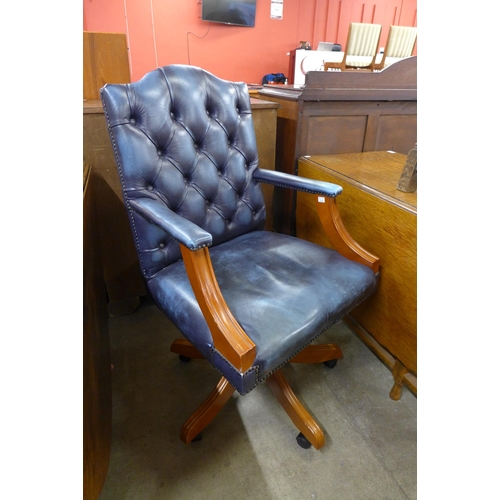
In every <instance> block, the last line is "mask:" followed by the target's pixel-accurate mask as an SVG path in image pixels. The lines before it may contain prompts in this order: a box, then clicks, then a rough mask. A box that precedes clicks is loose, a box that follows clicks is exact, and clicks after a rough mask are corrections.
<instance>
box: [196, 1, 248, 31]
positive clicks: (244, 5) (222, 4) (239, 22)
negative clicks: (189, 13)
mask: <svg viewBox="0 0 500 500" xmlns="http://www.w3.org/2000/svg"><path fill="white" fill-rule="evenodd" d="M256 4H257V0H237V1H233V0H203V3H202V7H201V18H202V20H203V21H211V22H214V23H223V24H232V25H234V26H247V27H250V28H251V27H253V26H255V9H256Z"/></svg>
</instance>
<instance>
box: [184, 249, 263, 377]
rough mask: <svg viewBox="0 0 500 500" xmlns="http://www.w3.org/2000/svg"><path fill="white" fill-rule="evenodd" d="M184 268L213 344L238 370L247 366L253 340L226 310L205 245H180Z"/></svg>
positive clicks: (251, 360) (252, 353)
mask: <svg viewBox="0 0 500 500" xmlns="http://www.w3.org/2000/svg"><path fill="white" fill-rule="evenodd" d="M180 248H181V253H182V258H183V260H184V264H185V266H186V272H187V275H188V278H189V281H190V283H191V286H192V287H193V292H194V295H195V297H196V299H197V301H198V304H199V305H200V308H201V311H202V313H203V316H204V317H205V319H206V321H207V324H208V327H209V328H210V332H211V333H212V338H213V341H214V346H215V348H216V349H217V350H218V351H219V352H220V353H221V354H222V355H223V356H224V357H225V358H226V359H227V360H228V361H229V362H230V363H231V364H232V365H233V366H234V367H235V368H236V369H237V370H239V371H240V372H242V373H243V372H245V371H246V370H248V369H249V368H250V367H251V366H252V364H253V362H254V360H255V356H256V349H255V344H254V343H253V342H252V340H251V339H250V338H249V337H248V335H247V334H246V333H245V332H244V331H243V329H242V328H241V326H240V325H239V323H238V322H237V321H236V318H235V317H234V316H233V315H232V313H231V311H230V310H229V307H228V305H227V304H226V301H225V300H224V297H223V296H222V293H221V291H220V288H219V284H218V283H217V278H216V277H215V273H214V270H213V267H212V260H211V259H210V253H209V250H208V248H206V247H205V248H200V249H198V250H189V249H188V248H187V247H185V246H184V245H180Z"/></svg>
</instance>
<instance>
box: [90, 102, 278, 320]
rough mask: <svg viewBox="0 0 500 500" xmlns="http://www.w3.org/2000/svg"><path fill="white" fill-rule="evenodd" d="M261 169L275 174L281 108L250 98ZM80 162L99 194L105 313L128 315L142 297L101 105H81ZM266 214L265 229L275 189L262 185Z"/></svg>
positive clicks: (132, 242) (142, 290)
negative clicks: (91, 175)
mask: <svg viewBox="0 0 500 500" xmlns="http://www.w3.org/2000/svg"><path fill="white" fill-rule="evenodd" d="M250 100H251V106H252V115H253V120H254V127H255V134H256V138H257V148H258V154H259V165H260V167H261V168H264V169H270V170H274V161H275V151H276V123H277V114H278V107H279V105H278V104H277V103H275V102H267V101H263V100H261V99H255V98H251V99H250ZM83 158H84V160H85V161H86V162H87V163H89V164H91V165H92V167H93V169H94V170H95V173H96V174H98V175H97V176H96V182H97V190H98V193H97V195H98V200H97V204H98V211H99V230H100V237H101V244H102V251H103V262H104V275H105V280H106V287H107V293H108V300H109V303H108V312H109V314H110V316H119V315H123V314H128V313H130V312H132V311H133V310H134V309H135V308H136V307H137V306H138V305H139V302H140V297H141V296H144V295H146V288H145V284H144V280H143V277H142V275H141V272H140V268H139V261H138V258H137V254H136V250H135V247H134V241H133V238H132V232H131V230H130V225H129V221H128V217H127V213H126V211H125V205H124V203H123V197H122V192H121V185H120V179H119V177H118V171H117V168H116V164H115V158H114V155H113V149H112V146H111V141H110V138H109V134H108V130H107V127H106V121H105V118H104V112H103V109H102V104H101V102H100V101H99V100H84V101H83ZM262 188H263V191H264V197H265V202H266V210H267V214H268V216H267V222H266V228H267V229H271V228H272V227H273V220H272V214H273V211H272V203H273V193H274V189H273V186H271V185H263V186H262Z"/></svg>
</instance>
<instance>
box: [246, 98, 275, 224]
mask: <svg viewBox="0 0 500 500" xmlns="http://www.w3.org/2000/svg"><path fill="white" fill-rule="evenodd" d="M255 102H256V104H254V107H253V108H252V116H253V124H254V128H255V137H256V140H257V151H258V153H259V168H263V169H267V170H274V162H275V156H276V127H277V120H278V105H276V104H274V103H273V104H274V107H273V108H270V107H265V108H257V106H258V102H259V101H258V100H255ZM261 102H264V101H261ZM262 191H263V192H264V199H265V202H266V229H267V230H268V231H270V230H272V228H273V197H274V188H273V186H271V185H270V184H262Z"/></svg>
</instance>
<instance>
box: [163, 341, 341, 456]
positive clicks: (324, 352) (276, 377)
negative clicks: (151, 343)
mask: <svg viewBox="0 0 500 500" xmlns="http://www.w3.org/2000/svg"><path fill="white" fill-rule="evenodd" d="M170 350H171V351H172V352H174V353H176V354H179V356H180V357H181V359H184V360H186V361H187V360H189V359H204V357H203V356H202V355H201V353H200V352H199V351H198V350H197V349H196V348H195V347H194V346H193V345H192V344H191V343H190V342H188V341H187V340H184V339H178V340H175V341H174V342H173V343H172V345H171V347H170ZM342 357H343V356H342V351H341V350H340V348H339V347H337V346H336V345H335V344H321V345H309V346H307V347H306V348H305V349H303V350H302V351H301V352H300V353H299V354H297V356H295V357H294V358H292V359H291V360H290V362H291V363H325V364H327V366H330V367H333V366H334V365H335V363H329V362H331V361H333V360H337V359H341V358H342ZM266 382H267V385H268V386H269V388H270V389H271V392H272V393H273V394H274V396H275V397H276V399H277V400H278V401H279V403H280V404H281V406H282V407H283V408H284V409H285V411H286V412H287V414H288V416H289V417H290V418H291V420H292V422H293V423H294V424H295V426H296V427H297V429H298V430H299V431H300V434H299V436H298V438H297V442H298V443H299V444H300V446H302V447H303V448H308V447H309V445H308V443H310V444H312V445H313V446H314V447H315V448H316V449H317V450H319V449H320V448H321V447H322V446H323V445H324V444H325V435H324V434H323V431H322V430H321V429H320V427H319V425H318V424H317V423H316V421H315V420H314V419H313V418H312V417H311V415H310V414H309V412H308V411H307V410H306V409H305V408H304V406H302V404H301V403H300V401H299V400H298V399H297V397H296V396H295V394H294V393H293V391H292V389H291V387H290V385H289V384H288V382H287V380H286V378H285V376H284V374H283V372H282V371H281V370H278V371H276V372H274V373H273V374H272V375H270V376H269V377H268V378H267V379H266ZM234 391H235V389H234V387H233V386H232V385H231V384H230V383H229V382H228V381H227V380H226V379H225V378H224V377H222V378H221V379H220V381H219V383H218V384H217V386H216V387H215V389H214V390H213V391H212V392H211V393H210V395H209V396H208V398H207V399H206V400H205V402H204V403H203V404H202V405H201V406H200V407H199V408H198V409H197V410H196V411H195V412H194V413H193V414H192V415H191V416H190V417H189V418H188V420H187V421H186V423H185V424H184V425H183V427H182V429H181V440H182V441H183V442H184V443H190V442H191V441H193V440H195V439H196V438H197V437H198V436H199V435H200V434H201V431H202V430H203V429H204V428H205V427H206V426H207V425H208V424H209V423H210V422H211V421H212V420H213V419H214V418H215V416H216V415H217V414H218V413H219V411H220V410H221V409H222V408H223V406H224V405H225V404H226V403H227V401H228V400H229V398H230V397H231V395H232V394H233V392H234ZM304 438H305V439H304Z"/></svg>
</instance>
